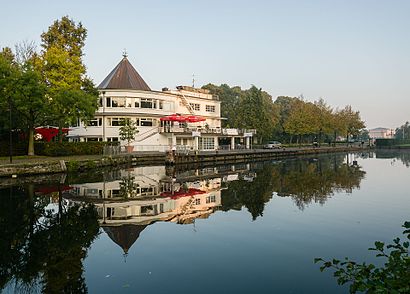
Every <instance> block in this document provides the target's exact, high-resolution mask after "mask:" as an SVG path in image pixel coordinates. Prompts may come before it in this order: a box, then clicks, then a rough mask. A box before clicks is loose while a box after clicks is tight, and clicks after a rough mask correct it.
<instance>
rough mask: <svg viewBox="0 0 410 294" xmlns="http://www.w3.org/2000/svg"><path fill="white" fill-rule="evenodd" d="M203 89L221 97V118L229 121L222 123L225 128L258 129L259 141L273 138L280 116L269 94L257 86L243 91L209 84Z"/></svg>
mask: <svg viewBox="0 0 410 294" xmlns="http://www.w3.org/2000/svg"><path fill="white" fill-rule="evenodd" d="M203 88H204V89H208V90H210V91H211V93H212V94H213V95H218V96H219V99H220V101H221V116H222V117H224V118H226V119H227V120H226V121H223V122H222V123H223V127H232V128H242V129H256V130H257V134H256V136H257V137H258V138H259V141H267V140H269V139H270V138H271V137H272V132H273V130H274V128H275V124H276V120H277V118H278V116H277V113H276V111H275V108H274V106H273V102H272V97H271V96H270V95H269V94H268V93H267V92H265V91H262V90H261V89H258V88H256V87H255V86H252V87H251V88H249V89H247V90H242V89H241V88H240V87H232V88H230V87H229V86H228V85H226V84H223V85H221V86H216V85H212V84H208V85H205V86H203Z"/></svg>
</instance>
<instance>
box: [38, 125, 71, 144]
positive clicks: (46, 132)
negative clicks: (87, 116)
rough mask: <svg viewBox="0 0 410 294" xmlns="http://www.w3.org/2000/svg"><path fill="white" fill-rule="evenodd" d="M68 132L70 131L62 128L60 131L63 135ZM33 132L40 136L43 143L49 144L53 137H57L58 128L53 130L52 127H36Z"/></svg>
mask: <svg viewBox="0 0 410 294" xmlns="http://www.w3.org/2000/svg"><path fill="white" fill-rule="evenodd" d="M69 130H70V129H67V128H63V129H62V131H63V133H64V134H67V133H68V131H69ZM35 132H36V133H37V134H40V135H41V137H42V138H43V139H44V140H45V141H47V142H50V141H51V139H53V138H54V137H55V136H57V135H58V128H54V127H38V128H36V129H35Z"/></svg>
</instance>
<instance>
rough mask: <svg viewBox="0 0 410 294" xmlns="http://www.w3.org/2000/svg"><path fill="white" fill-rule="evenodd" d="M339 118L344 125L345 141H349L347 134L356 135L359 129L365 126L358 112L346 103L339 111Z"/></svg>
mask: <svg viewBox="0 0 410 294" xmlns="http://www.w3.org/2000/svg"><path fill="white" fill-rule="evenodd" d="M339 120H340V122H341V123H342V124H343V125H344V130H345V134H346V140H347V141H349V136H351V135H352V136H353V135H358V134H359V132H360V130H361V129H363V128H364V127H365V124H364V122H363V121H362V119H361V118H360V112H359V111H354V110H353V109H352V106H350V105H346V106H345V108H343V109H342V110H341V111H340V113H339Z"/></svg>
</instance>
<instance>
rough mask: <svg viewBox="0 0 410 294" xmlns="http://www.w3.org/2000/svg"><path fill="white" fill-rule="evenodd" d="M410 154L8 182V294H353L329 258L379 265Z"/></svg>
mask: <svg viewBox="0 0 410 294" xmlns="http://www.w3.org/2000/svg"><path fill="white" fill-rule="evenodd" d="M409 165H410V153H393V152H387V151H384V152H377V153H374V152H370V153H368V152H366V153H355V154H332V155H325V156H319V157H306V158H297V159H289V160H282V161H272V162H264V163H252V164H237V165H229V166H217V167H215V168H206V169H196V170H191V169H189V168H182V167H181V168H177V169H171V168H165V167H164V166H147V167H137V168H129V169H125V170H109V171H101V172H93V173H90V174H78V175H71V176H67V177H65V176H61V175H54V176H48V177H42V178H33V179H32V181H30V182H26V183H21V184H20V186H13V187H10V186H7V184H6V183H5V180H2V181H0V187H1V188H0V208H1V209H0V232H1V239H0V289H2V291H4V292H5V293H14V292H24V293H37V292H38V293H41V292H46V293H63V292H67V293H82V292H87V291H88V292H89V293H347V292H348V288H347V287H346V286H344V287H341V286H338V285H337V283H336V280H335V279H334V278H333V277H332V273H331V272H330V271H328V272H323V273H321V272H320V271H319V266H318V265H317V264H314V263H313V259H314V258H315V257H323V258H325V259H330V258H333V257H335V258H344V257H345V256H349V257H350V258H352V259H355V260H357V261H367V262H377V259H375V258H374V256H373V253H372V252H371V251H370V252H369V251H368V250H367V248H369V247H370V246H372V245H373V243H374V241H376V240H381V241H386V242H389V241H390V240H392V239H393V238H394V237H397V236H401V233H402V228H401V225H402V224H403V223H404V221H406V220H410V213H409V212H410V193H409V189H408V187H409V182H410V170H409Z"/></svg>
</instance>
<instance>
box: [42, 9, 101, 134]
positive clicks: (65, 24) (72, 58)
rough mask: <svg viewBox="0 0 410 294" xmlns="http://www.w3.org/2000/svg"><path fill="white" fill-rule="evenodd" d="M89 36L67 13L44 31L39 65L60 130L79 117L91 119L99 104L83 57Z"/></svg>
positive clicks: (54, 118)
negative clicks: (87, 75) (87, 74)
mask: <svg viewBox="0 0 410 294" xmlns="http://www.w3.org/2000/svg"><path fill="white" fill-rule="evenodd" d="M86 36H87V30H86V29H85V28H84V27H83V26H82V24H81V23H78V24H77V23H75V22H74V21H73V20H71V19H69V18H68V16H64V17H63V18H61V20H56V21H55V22H54V23H53V24H52V25H51V26H50V27H49V29H48V31H47V32H45V33H43V34H42V35H41V40H42V43H41V46H42V48H43V50H42V52H41V56H40V58H39V59H38V60H37V63H36V65H37V68H38V69H39V71H40V72H41V73H42V76H43V80H44V82H45V83H46V85H47V90H48V95H49V97H50V105H51V113H52V120H53V121H54V122H55V123H56V124H58V126H59V128H60V130H61V128H62V127H64V126H68V125H70V124H72V123H74V122H76V121H77V120H78V119H81V120H87V119H91V118H92V117H93V116H94V113H95V111H96V109H97V107H98V91H97V90H96V89H95V86H94V84H93V82H92V81H91V80H90V79H89V78H88V77H86V75H85V74H86V67H85V65H84V64H83V61H82V56H83V48H84V45H85V38H86ZM61 140H62V136H61V132H60V141H61Z"/></svg>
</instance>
